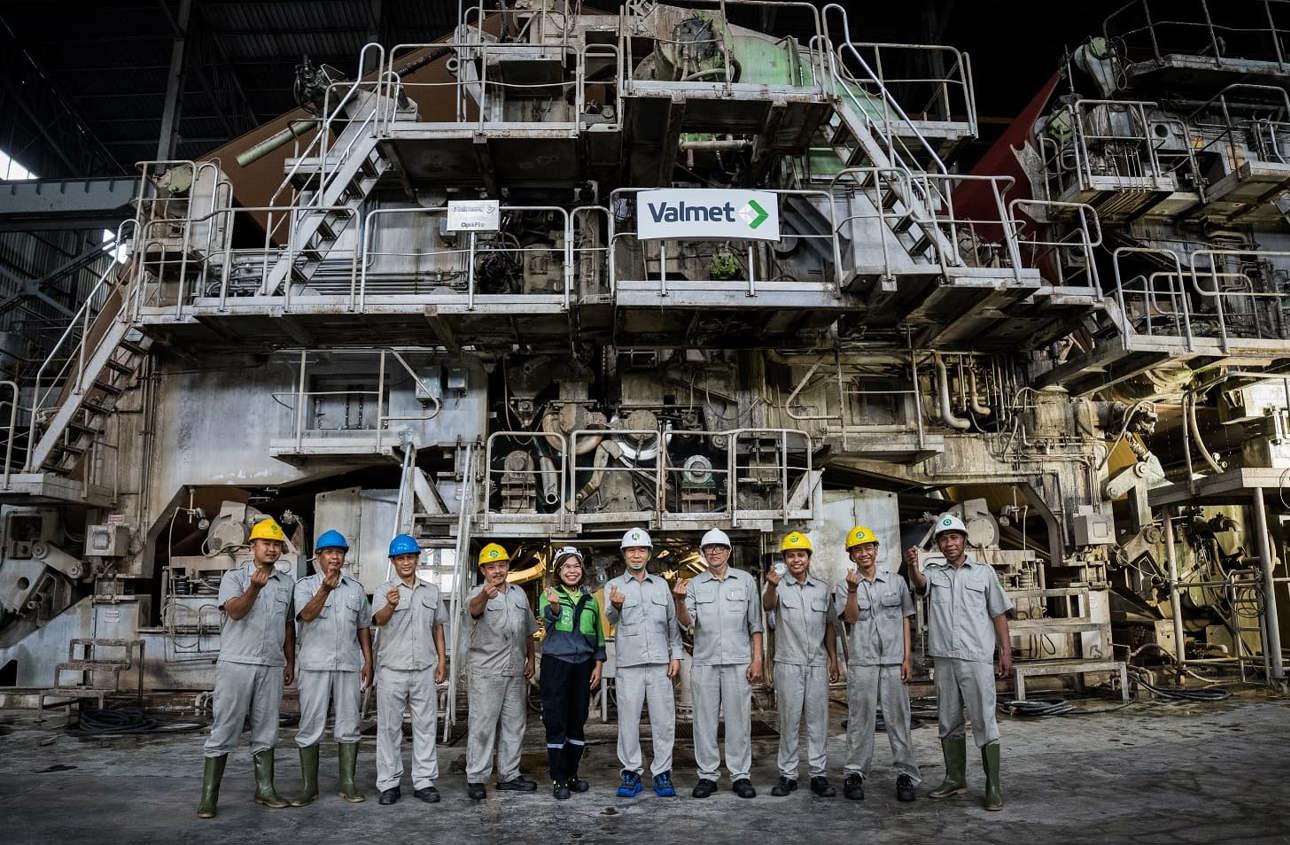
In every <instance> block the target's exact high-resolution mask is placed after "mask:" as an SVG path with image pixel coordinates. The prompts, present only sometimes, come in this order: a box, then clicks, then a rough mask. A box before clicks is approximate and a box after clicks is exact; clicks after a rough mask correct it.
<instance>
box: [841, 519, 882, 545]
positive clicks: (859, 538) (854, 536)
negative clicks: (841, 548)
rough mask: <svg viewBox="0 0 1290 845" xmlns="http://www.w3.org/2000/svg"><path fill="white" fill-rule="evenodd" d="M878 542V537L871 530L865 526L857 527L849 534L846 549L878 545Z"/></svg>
mask: <svg viewBox="0 0 1290 845" xmlns="http://www.w3.org/2000/svg"><path fill="white" fill-rule="evenodd" d="M877 542H878V535H877V534H875V533H873V532H872V531H871V530H869V529H868V528H866V527H865V526H863V525H857V526H856V527H854V528H852V529H851V530H850V531H848V532H847V545H846V547H847V548H848V549H852V548H855V547H856V546H863V545H864V544H865V543H877Z"/></svg>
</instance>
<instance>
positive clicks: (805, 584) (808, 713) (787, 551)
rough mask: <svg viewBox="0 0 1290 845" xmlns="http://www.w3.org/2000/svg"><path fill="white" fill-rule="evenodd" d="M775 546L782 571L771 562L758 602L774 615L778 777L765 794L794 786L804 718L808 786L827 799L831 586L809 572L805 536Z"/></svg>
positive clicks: (833, 662)
mask: <svg viewBox="0 0 1290 845" xmlns="http://www.w3.org/2000/svg"><path fill="white" fill-rule="evenodd" d="M780 551H781V552H782V553H783V555H784V567H785V568H784V570H783V571H781V570H780V569H779V567H778V566H776V567H775V568H772V569H771V571H770V572H768V573H766V591H765V593H764V594H763V595H762V606H763V607H764V608H765V609H766V611H767V612H773V613H774V614H775V616H774V630H775V698H776V700H777V701H778V702H779V759H778V763H779V781H778V782H776V784H775V786H774V787H772V788H771V791H770V794H771V795H775V796H784V795H788V794H789V793H790V792H793V791H794V790H796V789H797V774H798V765H799V759H800V758H799V756H798V746H799V745H800V734H801V730H802V720H803V717H805V721H806V751H807V763H808V764H809V765H810V772H811V791H812V792H814V793H815V794H816V795H818V796H820V797H821V798H832V797H833V796H834V795H836V794H837V792H836V791H835V790H834V789H833V786H832V785H831V784H830V783H829V778H828V768H827V767H828V757H827V755H826V753H825V742H826V741H827V739H828V730H829V684H830V683H832V682H833V681H836V680H837V679H838V656H837V646H836V645H835V644H834V638H835V634H834V628H833V616H834V614H833V591H832V590H831V589H830V588H829V585H828V584H827V583H825V582H824V581H822V580H820V579H818V578H816V577H814V576H813V575H811V554H812V550H811V540H810V538H809V537H807V536H806V535H805V534H802V533H801V532H798V531H794V532H793V533H791V534H789V535H788V536H787V537H785V538H784V542H783V543H782V544H781V545H780ZM826 673H827V674H826Z"/></svg>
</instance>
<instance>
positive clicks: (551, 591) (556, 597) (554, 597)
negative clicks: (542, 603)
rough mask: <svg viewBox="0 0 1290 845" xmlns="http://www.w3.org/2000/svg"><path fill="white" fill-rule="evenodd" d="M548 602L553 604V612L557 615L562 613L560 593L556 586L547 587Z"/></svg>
mask: <svg viewBox="0 0 1290 845" xmlns="http://www.w3.org/2000/svg"><path fill="white" fill-rule="evenodd" d="M546 603H547V604H549V605H550V606H551V612H552V613H554V614H555V615H557V616H559V615H560V593H559V592H557V591H556V589H555V587H547V588H546Z"/></svg>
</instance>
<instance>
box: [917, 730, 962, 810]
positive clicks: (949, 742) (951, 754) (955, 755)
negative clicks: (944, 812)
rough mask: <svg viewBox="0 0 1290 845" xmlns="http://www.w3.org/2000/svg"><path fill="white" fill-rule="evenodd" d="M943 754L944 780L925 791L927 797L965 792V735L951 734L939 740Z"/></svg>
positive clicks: (947, 796)
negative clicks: (930, 789)
mask: <svg viewBox="0 0 1290 845" xmlns="http://www.w3.org/2000/svg"><path fill="white" fill-rule="evenodd" d="M941 754H943V755H944V756H945V780H943V781H942V782H941V785H940V786H938V787H936V788H935V789H933V790H932V791H931V792H929V793H927V797H928V798H949V797H950V796H951V795H961V794H962V793H964V792H967V737H966V736H951V737H947V738H945V739H942V740H941Z"/></svg>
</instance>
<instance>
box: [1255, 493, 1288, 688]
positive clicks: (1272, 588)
mask: <svg viewBox="0 0 1290 845" xmlns="http://www.w3.org/2000/svg"><path fill="white" fill-rule="evenodd" d="M1254 530H1255V531H1257V532H1258V534H1259V537H1258V540H1259V563H1260V565H1261V567H1262V569H1263V592H1264V598H1263V627H1264V629H1265V631H1266V632H1267V637H1268V639H1267V642H1266V643H1264V647H1263V650H1264V652H1266V653H1267V654H1268V655H1269V658H1270V660H1271V673H1270V677H1269V678H1268V680H1269V681H1271V682H1273V684H1274V685H1279V684H1281V683H1282V682H1284V681H1285V677H1286V670H1285V664H1284V663H1283V662H1282V658H1281V628H1280V619H1279V618H1278V614H1277V583H1276V578H1275V575H1274V573H1273V569H1272V543H1271V541H1270V540H1269V538H1268V506H1267V503H1265V502H1264V501H1263V490H1262V489H1256V490H1255V491H1254Z"/></svg>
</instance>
